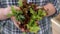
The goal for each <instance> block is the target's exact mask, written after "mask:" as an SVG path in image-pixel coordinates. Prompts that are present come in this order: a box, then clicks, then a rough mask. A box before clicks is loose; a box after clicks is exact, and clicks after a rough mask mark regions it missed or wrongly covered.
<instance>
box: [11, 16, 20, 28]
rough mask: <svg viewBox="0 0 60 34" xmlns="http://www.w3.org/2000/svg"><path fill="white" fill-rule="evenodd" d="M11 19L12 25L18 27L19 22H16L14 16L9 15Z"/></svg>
mask: <svg viewBox="0 0 60 34" xmlns="http://www.w3.org/2000/svg"><path fill="white" fill-rule="evenodd" d="M11 20H12V21H13V23H14V25H15V26H16V27H18V28H19V25H20V22H18V21H17V20H16V18H15V17H14V16H12V17H11Z"/></svg>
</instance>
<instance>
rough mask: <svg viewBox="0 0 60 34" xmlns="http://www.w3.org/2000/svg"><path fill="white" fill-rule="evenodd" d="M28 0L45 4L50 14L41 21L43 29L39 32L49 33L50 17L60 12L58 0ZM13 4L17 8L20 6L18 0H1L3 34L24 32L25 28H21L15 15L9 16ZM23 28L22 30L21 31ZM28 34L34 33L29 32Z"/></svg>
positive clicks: (40, 4) (0, 14)
mask: <svg viewBox="0 0 60 34" xmlns="http://www.w3.org/2000/svg"><path fill="white" fill-rule="evenodd" d="M27 2H28V3H29V2H33V3H34V4H37V5H39V6H38V7H37V8H39V7H40V6H43V7H44V9H45V10H47V11H46V12H47V13H48V15H47V16H46V17H44V18H43V19H42V20H41V21H39V22H40V27H41V30H40V31H39V32H38V34H49V31H50V18H51V17H53V16H54V15H55V13H56V14H58V11H56V9H57V0H52V1H50V0H27ZM11 5H14V8H15V9H16V10H19V9H20V8H19V7H17V6H18V0H0V25H1V26H2V27H3V28H2V32H1V34H23V32H22V31H24V30H23V29H20V28H19V23H18V22H17V21H16V20H15V18H14V16H12V17H11V19H10V18H8V17H7V14H9V13H12V12H11ZM21 30H22V31H21ZM27 34H32V33H30V32H28V33H27ZM50 34H51V33H50Z"/></svg>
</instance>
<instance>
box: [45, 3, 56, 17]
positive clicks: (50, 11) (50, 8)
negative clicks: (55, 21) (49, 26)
mask: <svg viewBox="0 0 60 34" xmlns="http://www.w3.org/2000/svg"><path fill="white" fill-rule="evenodd" d="M44 9H45V10H46V12H47V13H48V15H47V16H51V15H53V14H54V13H55V12H56V9H55V7H54V5H53V4H51V3H48V4H47V5H45V6H44Z"/></svg>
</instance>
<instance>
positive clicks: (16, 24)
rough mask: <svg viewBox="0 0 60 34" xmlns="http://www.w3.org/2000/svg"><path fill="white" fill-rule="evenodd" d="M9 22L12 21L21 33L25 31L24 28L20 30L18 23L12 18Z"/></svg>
mask: <svg viewBox="0 0 60 34" xmlns="http://www.w3.org/2000/svg"><path fill="white" fill-rule="evenodd" d="M11 20H12V21H13V23H14V25H15V26H16V27H17V28H18V29H20V30H21V31H23V32H24V31H25V30H24V28H20V27H19V25H20V22H19V21H17V20H16V19H15V17H14V16H12V17H11Z"/></svg>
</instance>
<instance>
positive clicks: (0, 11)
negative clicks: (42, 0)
mask: <svg viewBox="0 0 60 34" xmlns="http://www.w3.org/2000/svg"><path fill="white" fill-rule="evenodd" d="M43 7H44V9H45V10H46V12H47V13H48V15H47V16H50V15H52V14H54V13H55V7H54V6H53V4H51V3H48V4H47V5H45V6H43ZM14 8H15V9H16V10H20V8H19V7H17V6H14ZM38 8H40V6H38V7H37V9H38ZM8 13H11V7H7V8H0V20H4V19H7V18H8V17H7V14H8ZM11 20H12V21H13V22H14V24H15V26H16V27H18V28H19V29H20V27H19V24H20V23H19V22H18V21H16V19H15V17H14V16H12V17H11ZM21 30H22V31H24V29H23V28H21Z"/></svg>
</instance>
